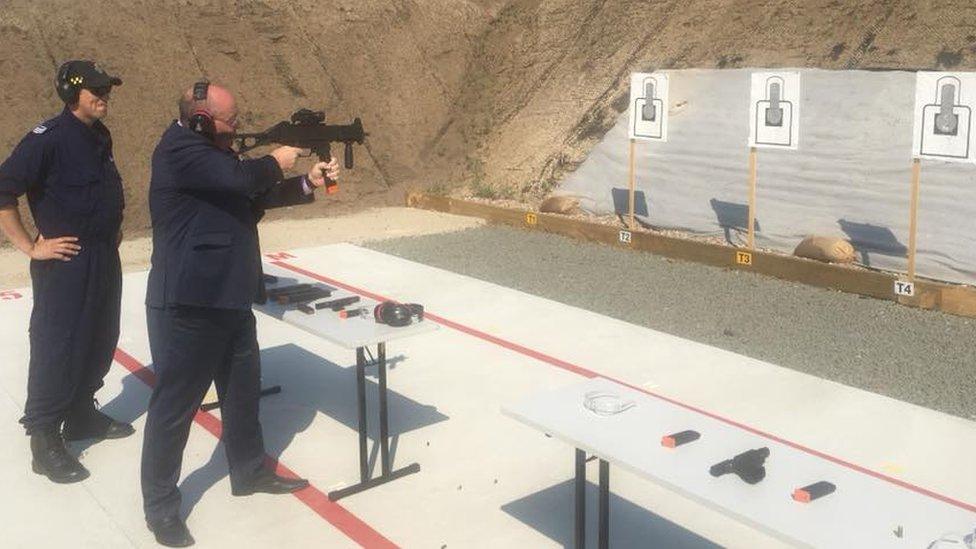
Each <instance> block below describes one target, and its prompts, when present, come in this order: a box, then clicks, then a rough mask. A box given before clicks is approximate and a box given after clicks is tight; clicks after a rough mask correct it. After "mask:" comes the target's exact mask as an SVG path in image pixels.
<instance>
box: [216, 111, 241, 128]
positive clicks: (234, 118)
mask: <svg viewBox="0 0 976 549" xmlns="http://www.w3.org/2000/svg"><path fill="white" fill-rule="evenodd" d="M214 121H216V122H223V123H224V124H225V125H226V126H227V127H229V128H231V129H234V130H236V129H237V115H236V114H235V115H234V116H231V117H230V118H228V119H227V120H224V119H222V118H216V117H214Z"/></svg>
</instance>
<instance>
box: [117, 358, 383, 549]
mask: <svg viewBox="0 0 976 549" xmlns="http://www.w3.org/2000/svg"><path fill="white" fill-rule="evenodd" d="M115 361H116V362H118V363H119V364H121V365H122V366H123V367H124V368H125V369H126V370H128V371H129V372H131V373H132V375H134V376H136V377H137V378H139V379H140V380H142V381H143V382H144V383H145V384H146V385H148V386H149V387H155V386H156V374H155V373H153V371H152V370H150V369H149V368H146V367H145V366H144V365H143V364H142V363H140V362H139V361H138V360H136V359H135V358H133V357H132V355H130V354H128V353H126V352H125V351H123V350H122V349H116V350H115ZM193 421H194V422H196V423H197V425H200V426H201V427H203V428H204V429H206V430H207V431H208V432H209V433H210V434H212V435H213V436H215V437H217V438H218V439H219V438H220V433H221V431H222V424H221V422H220V420H219V419H217V416H215V415H213V414H211V413H210V412H204V411H198V412H197V414H196V416H194V417H193ZM265 459H266V461H267V462H268V464H269V465H272V466H274V467H275V470H276V472H277V473H278V474H279V475H282V476H286V477H291V478H299V476H298V475H296V474H295V473H294V472H293V471H292V470H291V469H289V468H288V467H286V466H285V465H284V464H282V463H280V462H278V461H277V460H276V459H274V458H273V457H271V456H265ZM292 495H293V496H295V497H296V498H297V499H298V501H301V502H302V503H304V504H305V506H306V507H308V508H309V509H311V510H312V511H314V512H315V513H316V514H317V515H318V516H320V517H322V518H323V519H325V520H326V521H328V522H329V524H331V525H333V526H335V527H336V528H337V529H339V531H341V532H342V533H343V534H345V535H346V536H348V537H349V539H351V540H353V541H354V542H356V543H358V544H359V545H361V546H363V547H368V548H373V547H377V548H395V547H397V545H396V544H394V543H393V542H392V541H390V540H388V539H386V538H385V537H383V535H382V534H380V533H379V532H377V531H376V530H374V529H373V528H372V527H371V526H370V525H368V524H366V523H365V522H363V521H361V520H360V519H359V518H358V517H356V515H353V514H352V513H350V512H349V511H348V510H347V509H346V508H345V507H343V506H341V505H339V504H338V503H336V502H334V501H330V500H329V498H328V496H326V495H325V494H324V493H323V492H322V491H321V490H319V489H318V488H316V487H315V486H312V485H309V487H308V488H305V489H303V490H299V491H297V492H295V493H293V494H292Z"/></svg>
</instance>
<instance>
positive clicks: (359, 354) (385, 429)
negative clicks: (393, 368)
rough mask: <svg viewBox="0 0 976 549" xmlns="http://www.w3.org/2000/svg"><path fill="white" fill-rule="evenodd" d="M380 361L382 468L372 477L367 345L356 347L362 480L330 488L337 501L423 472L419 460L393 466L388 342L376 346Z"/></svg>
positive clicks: (332, 496) (331, 495) (360, 472)
mask: <svg viewBox="0 0 976 549" xmlns="http://www.w3.org/2000/svg"><path fill="white" fill-rule="evenodd" d="M377 354H378V360H377V362H378V363H379V378H380V379H379V392H380V397H379V401H380V440H379V442H380V452H381V453H382V469H383V470H382V472H381V473H380V474H379V475H378V476H376V477H375V478H370V477H369V452H368V450H367V442H366V439H367V437H366V366H367V364H366V351H365V347H359V348H357V349H356V390H357V391H356V392H357V396H358V399H359V402H358V406H359V476H360V481H359V484H355V485H353V486H348V487H346V488H340V489H338V490H333V491H331V492H329V494H328V496H329V500H331V501H338V500H340V499H342V498H344V497H348V496H351V495H354V494H358V493H360V492H364V491H366V490H369V489H370V488H375V487H377V486H380V485H381V484H386V483H387V482H391V481H394V480H396V479H398V478H402V477H405V476H407V475H412V474H414V473H417V472H420V464H418V463H411V464H410V465H407V466H406V467H402V468H400V469H397V470H395V471H394V470H393V468H392V465H391V463H390V440H389V439H390V436H389V435H390V434H389V421H388V419H389V418H388V415H389V414H388V412H387V403H386V401H387V398H386V396H387V395H386V393H387V391H386V345H385V344H383V343H380V344H379V346H378V348H377Z"/></svg>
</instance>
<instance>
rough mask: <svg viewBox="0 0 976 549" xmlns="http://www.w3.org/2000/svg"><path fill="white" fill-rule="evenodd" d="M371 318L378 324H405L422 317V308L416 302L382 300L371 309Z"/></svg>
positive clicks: (397, 325) (398, 325)
mask: <svg viewBox="0 0 976 549" xmlns="http://www.w3.org/2000/svg"><path fill="white" fill-rule="evenodd" d="M373 318H375V319H376V322H379V323H380V324H387V325H390V326H396V327H400V326H407V325H409V324H411V323H412V322H414V319H416V320H418V321H420V320H423V318H424V308H423V306H421V305H418V304H416V303H409V304H406V305H404V304H402V303H395V302H393V301H384V302H383V303H380V304H379V305H377V306H376V308H374V309H373Z"/></svg>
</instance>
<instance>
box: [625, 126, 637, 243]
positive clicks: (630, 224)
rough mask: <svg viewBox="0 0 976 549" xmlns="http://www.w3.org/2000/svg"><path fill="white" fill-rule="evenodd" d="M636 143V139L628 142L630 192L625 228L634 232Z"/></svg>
mask: <svg viewBox="0 0 976 549" xmlns="http://www.w3.org/2000/svg"><path fill="white" fill-rule="evenodd" d="M636 143H637V140H636V139H631V140H630V176H629V177H630V181H629V184H630V192H629V194H628V195H627V202H628V204H627V228H629V229H630V230H634V228H635V226H636V223H635V221H634V201H635V199H634V193H635V189H636V187H637V173H636V171H635V165H636V163H637V159H636V156H637V155H636V153H635V150H634V148H635V144H636Z"/></svg>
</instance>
